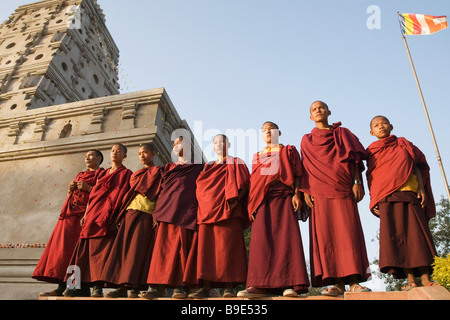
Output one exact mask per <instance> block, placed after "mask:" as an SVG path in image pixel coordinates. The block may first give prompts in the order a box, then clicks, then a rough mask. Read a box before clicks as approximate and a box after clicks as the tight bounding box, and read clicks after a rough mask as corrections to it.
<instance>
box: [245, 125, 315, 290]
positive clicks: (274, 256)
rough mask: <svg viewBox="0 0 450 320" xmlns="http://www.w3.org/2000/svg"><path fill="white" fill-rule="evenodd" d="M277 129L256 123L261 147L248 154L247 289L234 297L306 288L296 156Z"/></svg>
mask: <svg viewBox="0 0 450 320" xmlns="http://www.w3.org/2000/svg"><path fill="white" fill-rule="evenodd" d="M279 136H281V131H280V130H279V127H278V126H277V125H276V124H275V123H273V122H266V123H264V124H263V126H262V137H263V140H264V141H265V142H266V144H267V145H266V147H265V148H264V150H262V151H260V152H258V153H257V154H255V155H254V157H253V163H252V173H251V177H250V191H249V199H248V214H249V217H250V219H252V220H253V223H252V230H251V239H250V252H249V262H248V274H247V289H246V290H243V291H240V292H239V293H238V297H246V298H258V297H262V296H265V295H267V294H283V296H285V297H297V296H298V294H300V293H305V292H308V288H309V279H308V273H307V270H306V263H305V256H304V252H303V244H302V239H301V235H300V226H299V218H300V212H301V207H302V200H301V197H302V195H301V193H300V192H299V189H298V187H299V184H300V180H301V179H302V175H303V173H302V167H301V162H300V155H299V153H298V151H297V149H296V148H295V147H294V146H290V145H287V146H284V145H282V144H279Z"/></svg>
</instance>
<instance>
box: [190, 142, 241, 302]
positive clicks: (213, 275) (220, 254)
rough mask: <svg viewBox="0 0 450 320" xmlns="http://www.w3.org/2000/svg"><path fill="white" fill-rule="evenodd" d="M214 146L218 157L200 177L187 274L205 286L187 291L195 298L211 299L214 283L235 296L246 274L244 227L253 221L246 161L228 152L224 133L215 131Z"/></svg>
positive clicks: (216, 286)
mask: <svg viewBox="0 0 450 320" xmlns="http://www.w3.org/2000/svg"><path fill="white" fill-rule="evenodd" d="M213 146H214V151H215V152H216V154H217V161H214V162H212V163H208V164H206V165H205V168H204V170H203V172H201V173H200V175H199V177H198V179H197V200H198V211H197V223H198V231H197V233H196V236H195V238H194V247H193V249H192V250H191V254H190V255H189V259H188V267H187V271H186V274H185V282H187V283H189V284H196V283H199V284H200V285H201V288H200V289H199V290H198V291H196V292H193V293H191V294H189V298H194V299H201V298H207V297H209V292H210V289H211V286H213V288H224V294H223V296H224V297H228V298H229V297H235V296H236V293H235V291H234V290H233V288H234V287H235V286H237V285H239V284H245V281H246V277H247V252H246V248H245V240H244V234H243V230H244V229H246V228H247V227H249V225H250V224H249V219H248V213H247V193H248V189H249V182H250V173H249V171H248V168H247V165H246V164H245V163H244V161H243V160H241V159H239V158H235V157H232V156H229V155H228V150H229V148H230V142H229V140H228V138H227V137H226V136H225V135H222V134H219V135H217V136H216V137H215V138H214V140H213ZM189 278H190V279H189Z"/></svg>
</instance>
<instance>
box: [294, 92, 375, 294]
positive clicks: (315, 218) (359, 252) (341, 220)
mask: <svg viewBox="0 0 450 320" xmlns="http://www.w3.org/2000/svg"><path fill="white" fill-rule="evenodd" d="M310 113H311V117H310V118H311V120H313V121H314V122H315V125H316V127H315V128H314V129H313V130H312V131H311V133H310V134H307V135H305V136H304V137H303V139H302V142H301V154H302V162H303V167H304V169H305V176H304V179H302V186H301V188H300V190H301V191H303V192H304V193H305V202H306V204H307V205H308V206H309V207H310V208H311V210H312V211H311V219H310V255H311V259H310V262H311V281H312V286H313V287H323V286H328V285H333V286H331V287H329V288H327V289H326V290H324V291H322V294H324V295H332V296H336V295H342V294H344V291H345V285H350V291H351V292H363V291H370V289H368V288H366V287H363V286H361V285H359V283H358V282H364V281H366V280H367V279H368V278H369V277H370V269H369V261H368V258H367V251H366V245H365V239H364V234H363V230H362V226H361V221H360V218H359V212H358V206H357V203H358V202H360V201H361V200H362V199H363V197H364V188H363V185H362V172H363V170H364V169H365V167H364V164H363V160H365V159H366V150H365V148H364V147H363V146H362V145H361V143H360V142H359V140H358V138H357V137H356V136H355V135H354V134H353V133H352V132H351V131H350V130H348V129H347V128H343V127H341V123H336V124H333V125H329V124H328V117H329V116H330V115H331V111H330V110H329V108H328V106H327V105H326V104H325V103H324V102H322V101H316V102H314V103H313V104H312V105H311V108H310Z"/></svg>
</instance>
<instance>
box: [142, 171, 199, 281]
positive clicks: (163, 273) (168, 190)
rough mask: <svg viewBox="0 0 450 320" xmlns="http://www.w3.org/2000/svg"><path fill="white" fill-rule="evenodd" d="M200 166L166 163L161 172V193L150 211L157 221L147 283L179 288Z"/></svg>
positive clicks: (194, 224) (189, 241)
mask: <svg viewBox="0 0 450 320" xmlns="http://www.w3.org/2000/svg"><path fill="white" fill-rule="evenodd" d="M202 169H203V165H201V164H185V165H177V164H173V163H169V164H167V165H166V166H165V168H164V171H163V173H162V184H161V192H160V194H159V196H158V201H157V202H156V208H155V211H154V212H153V219H154V220H156V221H158V228H157V231H156V238H155V245H154V248H153V254H152V259H151V263H150V268H149V271H148V277H147V283H148V284H162V285H168V286H171V287H178V286H182V285H183V277H184V273H185V270H186V262H187V259H188V256H189V252H190V250H191V247H192V240H193V237H194V233H195V231H196V229H197V207H198V202H197V198H196V196H195V192H196V184H195V181H196V180H197V177H198V175H199V174H200V172H201V171H202Z"/></svg>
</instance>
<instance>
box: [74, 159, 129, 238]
mask: <svg viewBox="0 0 450 320" xmlns="http://www.w3.org/2000/svg"><path fill="white" fill-rule="evenodd" d="M109 170H110V169H108V170H107V172H106V174H105V175H104V176H103V177H102V178H101V179H100V180H99V181H98V183H97V185H96V186H95V187H94V188H93V189H92V191H91V194H90V196H89V203H88V208H87V212H86V219H85V222H84V224H83V228H82V230H81V235H80V237H81V238H82V239H90V238H99V237H104V236H106V235H107V234H108V232H109V227H110V223H111V222H112V221H113V218H114V216H113V215H114V214H115V213H117V212H118V211H119V209H120V207H121V206H122V200H123V198H124V196H125V195H126V194H127V192H128V190H129V189H130V177H131V175H132V174H133V172H132V171H131V170H129V169H127V168H126V167H125V166H124V165H121V166H120V167H119V168H117V169H116V170H115V171H114V172H113V173H109Z"/></svg>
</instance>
